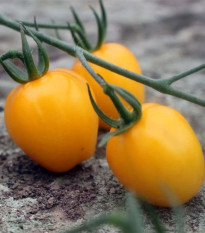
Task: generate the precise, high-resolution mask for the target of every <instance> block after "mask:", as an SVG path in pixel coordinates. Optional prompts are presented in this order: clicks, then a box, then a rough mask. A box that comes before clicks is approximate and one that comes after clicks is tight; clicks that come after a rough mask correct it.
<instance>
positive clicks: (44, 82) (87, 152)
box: [5, 69, 98, 172]
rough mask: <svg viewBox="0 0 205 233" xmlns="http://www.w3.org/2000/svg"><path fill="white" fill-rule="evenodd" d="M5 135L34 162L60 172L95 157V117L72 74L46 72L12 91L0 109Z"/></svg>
mask: <svg viewBox="0 0 205 233" xmlns="http://www.w3.org/2000/svg"><path fill="white" fill-rule="evenodd" d="M5 124H6V127H7V130H8V133H9V134H10V136H11V137H12V138H13V140H14V141H15V142H16V144H17V145H18V146H19V147H20V148H22V150H23V151H24V152H25V153H26V154H28V155H29V156H30V157H31V158H32V159H33V160H34V161H36V162H37V163H39V164H40V165H41V166H43V167H44V168H46V169H48V170H50V171H53V172H64V171H68V170H70V169H71V168H73V167H74V166H75V165H77V164H78V163H80V162H81V161H83V160H86V159H88V158H89V157H91V156H92V155H93V153H94V151H95V146H96V139H97V131H98V116H97V114H96V113H95V111H94V110H93V108H92V105H91V103H90V99H89V95H88V90H87V85H86V82H85V80H84V79H83V78H81V77H80V76H79V75H78V74H76V73H75V72H73V71H69V70H65V69H58V70H53V71H49V72H48V73H47V74H45V75H44V76H43V77H41V78H40V79H37V80H35V81H31V82H28V83H27V84H24V85H19V86H17V87H16V88H15V89H14V90H12V91H11V93H10V94H9V96H8V98H7V101H6V105H5Z"/></svg>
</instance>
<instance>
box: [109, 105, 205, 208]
mask: <svg viewBox="0 0 205 233" xmlns="http://www.w3.org/2000/svg"><path fill="white" fill-rule="evenodd" d="M106 155H107V160H108V163H109V166H110V168H111V169H112V171H113V173H114V174H115V175H116V177H117V178H118V179H119V181H120V182H121V183H122V184H123V185H124V186H125V187H126V188H128V189H129V190H131V191H133V192H134V193H135V194H136V195H137V196H138V197H140V198H142V199H145V200H146V201H147V202H149V203H151V204H154V205H157V206H164V207H168V206H170V205H171V204H170V197H168V196H167V193H166V191H165V190H166V189H167V190H170V191H171V195H174V196H175V197H177V199H178V202H179V204H183V203H185V202H187V201H188V200H190V199H191V198H192V197H193V196H194V195H195V194H196V193H197V192H198V190H199V189H200V187H201V185H202V183H203V180H204V157H203V152H202V149H201V146H200V143H199V141H198V139H197V138H196V135H195V134H194V132H193V130H192V129H191V127H190V125H189V124H188V122H187V121H186V120H185V118H184V117H183V116H182V115H181V114H180V113H178V112H177V111H175V110H174V109H172V108H170V107H166V106H162V105H159V104H154V103H153V104H152V103H149V104H143V114H142V118H141V119H140V121H139V122H137V123H136V124H135V125H134V126H133V128H131V129H130V130H128V131H127V132H125V133H123V134H121V135H119V136H116V137H113V138H111V139H110V140H109V141H108V144H107V148H106Z"/></svg>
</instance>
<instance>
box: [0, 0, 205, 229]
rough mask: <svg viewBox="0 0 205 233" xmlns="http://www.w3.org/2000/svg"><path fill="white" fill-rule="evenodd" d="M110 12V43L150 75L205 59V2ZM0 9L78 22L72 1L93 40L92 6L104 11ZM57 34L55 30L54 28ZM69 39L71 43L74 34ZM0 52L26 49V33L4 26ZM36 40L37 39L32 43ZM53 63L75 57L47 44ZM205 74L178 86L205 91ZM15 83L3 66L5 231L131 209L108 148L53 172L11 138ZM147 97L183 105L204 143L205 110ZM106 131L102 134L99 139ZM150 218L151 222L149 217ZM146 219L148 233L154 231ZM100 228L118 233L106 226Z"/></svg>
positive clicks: (9, 5) (58, 6)
mask: <svg viewBox="0 0 205 233" xmlns="http://www.w3.org/2000/svg"><path fill="white" fill-rule="evenodd" d="M104 2H105V6H106V8H107V10H108V14H109V28H108V36H107V41H117V42H119V43H122V44H124V45H126V46H127V47H128V48H130V49H131V50H132V51H133V52H134V54H135V55H136V56H137V57H138V59H139V61H140V64H141V66H142V70H143V73H144V74H145V75H146V76H150V77H153V78H166V77H169V76H172V75H174V74H177V73H180V72H182V71H184V70H187V69H189V68H191V67H194V66H196V65H199V64H201V63H203V62H204V60H205V46H204V41H205V31H204V23H205V16H204V6H205V3H204V1H203V0H195V1H192V0H181V1H177V0H172V1H168V0H164V1H162V0H152V1H143V0H127V1H122V0H112V1H108V0H105V1H104ZM0 3H1V4H0V12H1V13H4V14H7V15H8V16H10V17H12V18H15V19H19V20H29V21H32V19H33V16H34V15H36V16H37V20H38V22H50V20H51V19H55V21H56V23H63V22H67V21H70V22H71V21H72V19H71V15H70V14H69V13H68V7H69V5H71V4H72V5H73V6H74V7H75V8H76V9H77V11H78V12H81V18H82V19H83V20H84V21H85V24H86V29H87V31H88V34H89V36H90V38H91V39H92V40H93V38H95V32H96V26H95V23H94V20H93V15H92V14H91V12H90V11H89V9H88V5H89V4H91V5H92V6H93V7H95V8H96V9H98V2H97V1H83V0H77V1H67V0H58V1H55V0H36V1H32V0H18V3H16V1H14V0H10V1H6V0H0ZM48 33H49V34H51V35H54V32H53V31H50V32H48ZM61 35H62V37H63V38H64V39H65V40H66V41H68V42H71V37H70V35H69V33H68V32H65V31H63V32H61ZM0 42H1V43H0V44H1V45H0V53H1V54H2V53H3V52H5V51H7V50H8V49H10V48H14V49H16V48H19V49H20V39H19V34H18V33H16V32H13V31H12V30H10V29H7V28H5V27H2V26H0ZM30 42H31V44H32V45H34V43H33V42H32V41H30ZM47 49H48V52H49V56H50V58H51V68H55V67H60V66H61V67H67V68H69V67H70V66H71V64H72V63H73V61H74V59H73V58H72V57H70V56H67V55H66V54H65V53H63V52H60V51H58V50H57V49H54V48H52V47H50V46H47ZM204 74H205V72H204V71H201V72H199V73H197V74H195V75H193V76H190V77H189V78H187V79H186V81H183V82H182V81H180V82H178V83H177V84H176V86H177V87H178V88H180V89H183V90H185V91H187V92H189V93H192V94H193V95H197V96H200V97H204V96H205V79H204ZM15 85H16V84H15V83H14V82H12V81H11V80H10V79H9V78H8V76H7V75H6V74H5V73H4V72H3V70H2V68H1V67H0V232H2V233H7V232H9V233H10V232H15V233H16V232H17V233H26V232H28V231H29V232H34V233H35V232H39V233H41V232H42V233H45V232H61V231H63V230H65V229H71V228H72V227H73V226H75V225H78V224H79V223H81V222H83V221H85V220H86V219H89V218H90V217H91V216H94V215H100V214H101V213H103V212H109V211H111V210H113V209H116V208H120V209H123V208H124V199H125V193H126V191H125V189H124V188H123V187H122V186H121V185H120V184H119V183H118V181H117V179H116V178H115V177H114V176H113V175H112V172H111V171H110V170H109V167H108V164H107V162H106V159H105V148H102V149H99V148H98V149H97V151H96V153H95V156H93V158H91V159H90V160H89V161H86V162H83V163H82V164H80V165H79V166H77V167H76V168H74V169H72V170H71V171H69V172H67V173H63V174H53V173H50V172H48V171H46V170H44V169H43V168H41V167H40V166H39V165H37V164H36V163H34V162H33V161H32V160H30V159H29V158H28V157H27V156H26V155H25V154H24V153H23V152H22V151H21V150H20V149H19V148H18V147H17V146H16V145H15V144H14V143H13V142H12V140H11V139H10V138H9V136H8V134H7V132H6V129H5V125H4V121H3V108H4V103H5V99H6V96H7V94H8V93H9V91H10V90H11V89H12V88H13V87H14V86H15ZM146 101H147V102H152V101H153V102H156V101H157V102H159V103H161V104H167V105H170V106H172V107H174V108H176V109H178V110H179V111H180V112H181V113H182V114H183V115H184V116H186V118H187V119H188V121H189V122H190V124H191V125H192V127H193V129H194V130H195V132H196V134H197V136H198V138H199V140H200V142H201V144H202V147H203V148H205V110H204V108H202V107H200V106H197V105H194V104H191V103H189V102H186V101H184V100H179V99H177V98H174V97H171V96H168V95H163V94H161V93H158V92H156V91H154V90H152V89H151V88H147V99H146ZM103 133H104V132H100V134H99V137H101V136H102V135H103ZM158 211H159V213H160V215H161V216H162V219H163V221H164V222H165V223H166V225H167V228H168V232H174V224H173V223H174V218H173V215H172V214H171V211H170V210H169V209H163V208H158ZM185 212H186V222H187V232H204V230H205V187H203V188H202V189H201V191H200V192H199V193H198V194H197V195H196V197H194V198H193V199H192V200H191V201H190V202H189V203H187V204H186V205H185ZM147 221H148V220H147ZM150 229H151V228H150V224H149V221H148V222H147V232H150V231H151V230H150ZM99 232H108V233H109V232H117V230H116V229H114V228H110V227H105V228H102V229H101V230H100V231H99Z"/></svg>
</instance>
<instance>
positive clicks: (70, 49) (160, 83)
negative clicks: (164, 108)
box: [0, 15, 205, 107]
mask: <svg viewBox="0 0 205 233" xmlns="http://www.w3.org/2000/svg"><path fill="white" fill-rule="evenodd" d="M0 24H1V25H5V26H7V27H9V28H12V29H14V30H16V31H19V30H20V28H19V24H18V23H17V22H16V21H14V20H11V19H9V18H7V17H5V16H2V15H0ZM31 31H32V33H33V34H34V35H35V36H36V37H38V38H39V39H40V40H41V41H44V42H45V43H47V44H50V45H52V46H54V47H56V48H59V49H60V50H63V51H65V52H67V53H69V54H70V55H72V56H76V55H75V50H76V49H75V48H76V46H75V45H72V44H68V43H65V42H63V41H60V40H58V39H56V38H54V37H51V36H48V35H45V34H43V33H40V32H37V31H35V30H31ZM82 51H83V55H84V56H85V58H86V59H87V60H88V61H89V62H91V63H94V64H96V65H99V66H101V67H104V68H106V69H108V70H110V71H113V72H115V73H117V74H120V75H123V76H125V77H127V78H130V79H132V80H135V81H137V82H140V83H142V84H144V85H147V86H149V87H151V88H153V89H155V90H157V91H159V92H161V93H164V94H169V95H172V96H175V97H179V98H181V99H184V100H187V101H190V102H192V103H195V104H198V105H201V106H203V107H205V100H204V99H200V98H197V97H195V96H193V95H190V94H187V93H184V92H181V91H179V90H176V89H174V88H171V86H170V83H169V82H171V83H173V82H174V81H175V80H173V81H172V80H171V78H170V80H171V81H169V82H168V81H167V79H164V80H163V79H162V80H155V79H152V78H149V77H146V76H144V75H140V74H137V73H134V72H132V71H129V70H126V69H123V68H122V67H119V66H116V65H114V64H111V63H109V62H107V61H105V60H103V59H100V58H98V57H96V56H94V55H92V54H91V53H89V52H87V51H85V50H82ZM204 66H205V64H202V65H201V67H202V68H201V69H203V68H204ZM197 67H198V66H197ZM197 71H198V69H196V68H193V69H190V70H188V71H186V76H188V75H190V74H193V73H195V72H197ZM176 76H177V75H176ZM176 76H174V77H176ZM184 77H185V76H184ZM173 79H176V80H178V79H179V78H173Z"/></svg>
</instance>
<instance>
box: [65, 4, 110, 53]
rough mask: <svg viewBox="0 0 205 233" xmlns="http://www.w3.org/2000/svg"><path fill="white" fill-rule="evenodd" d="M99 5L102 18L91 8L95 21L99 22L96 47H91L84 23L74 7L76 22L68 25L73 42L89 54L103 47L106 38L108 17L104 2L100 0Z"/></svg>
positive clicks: (73, 13) (73, 12)
mask: <svg viewBox="0 0 205 233" xmlns="http://www.w3.org/2000/svg"><path fill="white" fill-rule="evenodd" d="M99 4H100V11H101V16H99V15H98V13H97V12H96V11H95V9H94V8H93V7H91V6H90V9H91V10H92V12H93V15H94V17H95V20H96V22H97V28H98V39H97V42H96V44H95V45H94V46H93V45H91V43H90V42H89V40H88V38H87V34H86V31H85V28H84V25H83V23H82V21H81V20H80V18H79V16H78V14H77V13H76V11H75V10H74V8H73V7H71V8H70V9H71V12H72V15H73V18H74V20H75V24H69V25H68V28H69V29H70V31H71V35H72V37H73V40H74V42H75V44H76V45H78V46H80V47H81V48H83V49H85V50H87V51H89V52H92V51H95V50H97V49H99V48H100V47H101V45H102V44H103V42H104V39H105V36H106V31H107V15H106V11H105V7H104V5H103V1H102V0H99Z"/></svg>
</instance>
